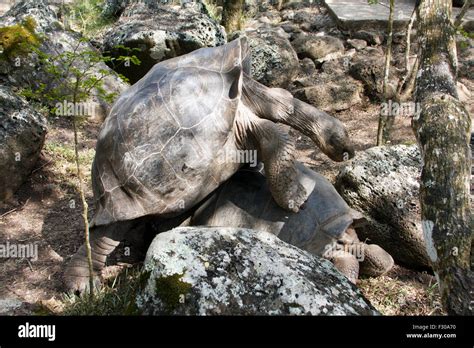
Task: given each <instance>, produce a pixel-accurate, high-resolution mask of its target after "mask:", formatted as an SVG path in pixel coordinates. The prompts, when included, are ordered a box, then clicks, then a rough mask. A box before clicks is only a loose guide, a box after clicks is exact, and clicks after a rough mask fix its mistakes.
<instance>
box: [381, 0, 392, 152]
mask: <svg viewBox="0 0 474 348" xmlns="http://www.w3.org/2000/svg"><path fill="white" fill-rule="evenodd" d="M394 10H395V0H390V15H389V17H388V30H387V31H388V33H387V34H388V37H387V53H386V54H385V68H384V73H383V74H384V76H383V100H384V102H385V103H386V102H387V99H388V98H387V96H388V91H387V89H388V77H389V74H390V62H391V60H392V38H393V12H394ZM389 117H393V115H383V114H380V115H379V125H378V129H377V146H380V145H384V144H385V143H386V142H387V140H388V137H389V132H390V130H389V128H390V123H393V119H391V120H389Z"/></svg>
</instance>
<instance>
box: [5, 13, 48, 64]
mask: <svg viewBox="0 0 474 348" xmlns="http://www.w3.org/2000/svg"><path fill="white" fill-rule="evenodd" d="M35 28H36V21H35V20H34V19H33V18H32V17H27V18H26V19H25V20H24V21H23V22H22V23H21V24H14V25H11V26H6V27H2V28H0V46H2V48H3V52H2V54H1V57H2V58H3V59H7V60H12V59H13V58H15V57H20V56H25V55H27V54H28V53H30V52H31V51H32V50H33V48H35V47H38V46H39V45H40V44H41V38H40V37H39V36H38V34H36V33H35Z"/></svg>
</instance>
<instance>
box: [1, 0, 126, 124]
mask: <svg viewBox="0 0 474 348" xmlns="http://www.w3.org/2000/svg"><path fill="white" fill-rule="evenodd" d="M48 4H49V2H48V1H46V0H37V1H33V0H23V1H20V2H18V3H16V4H15V5H14V6H13V7H12V8H11V9H10V10H9V11H8V12H7V13H5V14H4V15H3V16H2V17H0V26H11V25H14V24H19V23H22V22H23V21H24V20H25V18H26V17H31V18H33V19H34V21H35V22H36V24H37V26H36V28H35V31H36V33H37V34H39V35H41V36H42V37H43V41H42V43H41V46H40V50H41V51H43V52H44V53H46V54H47V55H49V56H52V57H55V56H57V55H58V54H63V53H64V52H72V51H73V50H76V52H78V53H80V52H85V51H94V50H96V49H95V48H94V47H93V46H92V45H90V44H89V43H88V42H80V40H81V38H82V37H81V35H80V34H79V33H76V32H73V31H70V30H65V29H64V26H63V23H62V22H60V21H59V20H58V17H57V14H56V12H55V11H54V10H53V8H52V7H50V6H49V5H48ZM19 62H20V66H15V64H14V63H16V62H9V61H7V60H5V59H0V81H4V82H5V83H6V84H8V85H11V86H15V87H26V86H30V87H32V89H36V88H38V87H39V84H40V83H44V84H46V85H47V86H49V87H48V88H54V87H57V86H54V85H52V83H51V81H52V79H51V77H50V76H49V75H48V74H47V73H46V72H45V71H44V69H43V68H42V65H41V64H40V62H39V61H38V58H37V57H36V55H35V54H30V55H29V56H28V57H25V58H21V59H20V61H19ZM74 67H75V68H78V69H85V68H84V62H82V61H80V60H76V61H75V62H74ZM57 68H58V70H59V72H65V69H66V66H65V64H58V66H57ZM101 70H104V71H108V72H110V74H109V75H108V76H106V77H105V78H104V79H103V87H104V89H105V91H106V92H107V93H116V94H117V95H118V94H120V93H121V92H123V91H124V90H125V89H126V88H127V84H126V83H124V82H123V81H122V80H121V79H120V78H119V77H118V75H117V74H115V73H114V72H113V71H112V70H111V69H110V68H109V67H107V65H105V64H104V63H102V62H100V63H98V64H96V65H95V66H94V67H93V68H92V69H91V70H90V71H89V73H91V74H94V75H96V76H100V75H101V74H100V71H101ZM59 102H62V101H59ZM88 102H90V103H93V104H94V107H95V111H96V114H95V116H96V117H97V118H99V119H100V118H102V119H103V118H105V116H106V115H107V113H108V111H109V109H110V106H111V105H110V103H109V102H108V101H106V100H104V99H103V98H102V97H101V96H100V95H99V91H98V90H97V89H93V90H92V91H91V98H90V99H89V100H88Z"/></svg>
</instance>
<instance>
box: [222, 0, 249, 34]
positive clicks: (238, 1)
mask: <svg viewBox="0 0 474 348" xmlns="http://www.w3.org/2000/svg"><path fill="white" fill-rule="evenodd" d="M243 7H244V0H225V1H224V8H223V11H222V25H223V26H224V28H225V30H226V32H227V33H231V32H233V31H235V30H239V29H240V24H241V23H240V21H241V18H242V10H243Z"/></svg>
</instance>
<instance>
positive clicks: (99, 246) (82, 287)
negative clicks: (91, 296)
mask: <svg viewBox="0 0 474 348" xmlns="http://www.w3.org/2000/svg"><path fill="white" fill-rule="evenodd" d="M130 227H131V226H130V223H129V222H119V223H115V224H112V225H107V226H99V227H96V228H94V229H92V230H91V231H90V237H91V242H90V244H91V252H92V264H93V270H94V284H95V286H99V284H100V281H99V276H98V274H99V273H100V271H101V270H102V269H103V268H104V266H105V263H106V261H107V257H108V256H109V255H110V254H111V253H112V252H113V251H114V250H115V248H116V247H117V246H118V245H119V244H120V242H121V241H122V240H123V239H124V238H125V235H126V233H127V232H128V231H129V229H130ZM89 278H90V276H89V265H88V262H87V253H86V247H85V245H82V246H81V247H80V248H79V250H78V251H77V252H76V254H75V255H74V256H73V257H72V259H71V261H70V262H69V264H68V265H67V267H66V269H65V271H64V275H63V280H64V285H65V288H66V290H68V291H73V292H79V293H83V292H85V291H87V290H88V289H89Z"/></svg>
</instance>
